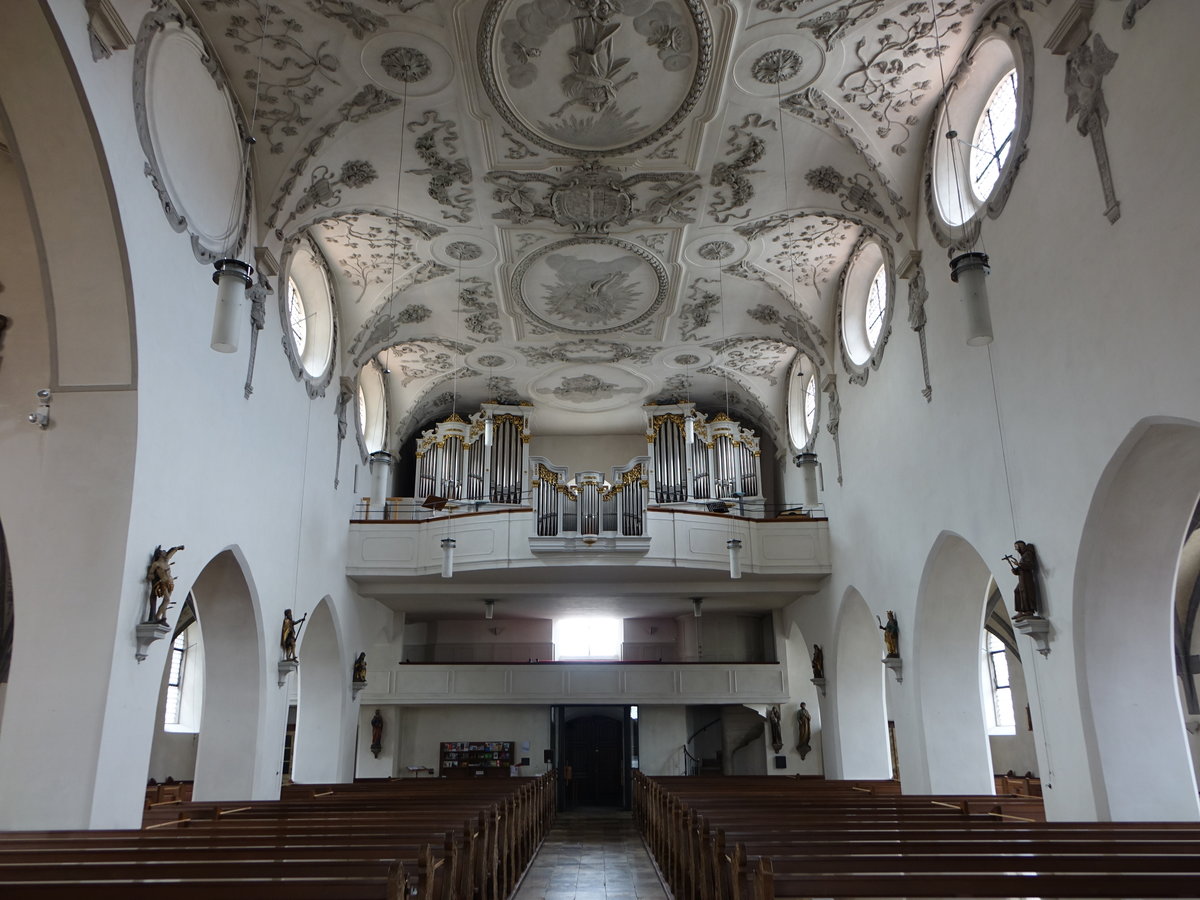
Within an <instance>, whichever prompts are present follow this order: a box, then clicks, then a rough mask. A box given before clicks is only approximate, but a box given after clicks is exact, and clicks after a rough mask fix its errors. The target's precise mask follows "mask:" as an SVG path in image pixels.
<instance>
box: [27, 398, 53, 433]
mask: <svg viewBox="0 0 1200 900" xmlns="http://www.w3.org/2000/svg"><path fill="white" fill-rule="evenodd" d="M37 399H38V408H37V409H36V410H34V411H33V412H31V413H30V414H29V422H30V424H31V425H36V426H37V427H38V428H40V429H42V431H45V430H46V429H47V428H49V427H50V400H51V394H50V389H49V388H42V389H41V390H40V391H38V392H37Z"/></svg>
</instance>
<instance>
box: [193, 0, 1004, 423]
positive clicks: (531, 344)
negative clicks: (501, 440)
mask: <svg viewBox="0 0 1200 900" xmlns="http://www.w3.org/2000/svg"><path fill="white" fill-rule="evenodd" d="M983 11H984V3H983V0H932V3H931V2H930V0H920V2H911V0H894V2H893V0H832V2H831V0H357V2H351V0H304V2H301V0H289V2H287V3H271V2H269V0H199V2H193V12H194V14H195V15H196V17H197V18H198V20H199V21H200V23H201V25H202V27H203V28H204V30H205V32H206V33H207V35H208V37H209V39H210V41H211V43H212V45H213V46H214V47H215V49H216V52H217V55H218V57H219V59H220V61H221V64H222V66H223V68H224V70H225V72H226V73H227V75H228V77H229V81H230V83H231V85H232V87H233V89H234V91H235V93H236V94H237V96H238V99H239V102H240V104H241V106H242V108H243V110H245V111H247V117H249V115H251V113H250V111H251V110H253V111H254V112H253V113H252V115H253V117H254V122H253V130H254V132H255V135H256V137H257V138H258V145H257V147H256V148H255V151H254V166H255V175H256V178H255V190H256V192H257V196H256V202H257V206H258V211H259V216H260V219H261V224H262V225H263V226H264V227H265V228H266V229H267V230H268V231H273V232H275V234H276V236H277V237H278V238H281V239H283V240H285V241H289V242H291V241H298V240H301V239H305V238H304V236H305V235H307V236H308V237H310V238H311V240H312V246H315V247H316V248H317V249H318V250H319V252H320V254H321V255H322V256H323V257H324V260H325V261H326V263H327V265H328V267H329V270H330V272H331V276H332V281H333V284H334V288H335V292H336V296H337V303H338V315H339V320H340V330H341V335H342V338H341V342H340V346H339V348H338V352H339V353H341V354H343V355H344V360H343V361H344V362H351V361H352V363H353V364H354V365H363V364H366V363H367V362H368V361H369V360H371V359H372V358H376V359H378V360H379V361H380V362H381V363H382V364H383V365H384V366H385V367H386V368H387V369H388V370H389V372H390V374H389V375H388V379H389V383H388V388H389V404H390V421H391V426H392V430H393V431H394V436H393V440H395V441H397V442H399V441H402V440H403V439H404V438H406V437H407V436H408V435H410V434H411V433H412V431H413V429H415V428H417V427H419V426H421V425H424V424H425V423H426V422H428V421H429V420H430V418H431V417H434V416H437V415H442V414H445V413H448V412H449V411H450V409H451V408H452V406H453V405H454V401H453V395H454V392H455V391H457V393H458V397H459V399H458V403H457V407H458V409H459V411H460V412H471V411H473V410H474V409H476V408H477V407H478V404H479V403H480V402H484V401H501V402H506V401H507V402H516V401H528V402H531V403H532V404H534V406H535V407H536V413H535V418H534V425H535V428H536V430H537V431H538V432H539V433H599V432H606V431H607V432H624V433H632V432H636V431H638V430H640V428H641V422H642V419H641V414H640V406H641V404H642V403H644V402H647V401H650V400H653V399H658V400H659V401H661V402H666V401H670V400H672V399H675V398H678V399H684V398H687V397H690V398H691V399H692V400H694V401H697V402H699V403H700V404H701V405H702V407H707V408H709V409H725V408H726V405H727V404H728V407H729V408H730V410H731V411H732V412H733V413H734V414H735V416H741V417H743V418H745V419H747V420H749V421H752V422H754V423H757V424H758V425H759V426H760V427H763V428H766V429H769V430H771V431H772V432H774V437H775V441H776V444H777V446H780V447H786V446H787V441H786V436H785V435H786V432H785V428H786V423H785V422H784V413H783V411H784V408H785V394H786V389H787V383H786V382H787V372H788V366H789V364H790V363H791V361H792V359H793V358H794V356H795V354H796V353H797V351H798V350H799V351H803V352H805V353H807V354H809V355H810V356H811V357H812V358H813V359H814V360H815V361H816V363H817V364H818V366H819V367H820V369H821V370H822V372H827V371H830V369H831V368H839V367H840V362H836V360H837V349H836V341H835V338H834V330H835V321H836V310H835V307H836V296H837V292H838V283H839V279H840V277H841V275H842V272H843V270H844V268H845V265H846V262H847V260H848V258H849V257H850V255H851V253H852V251H853V249H854V247H855V245H856V243H857V242H858V241H859V240H860V239H861V238H862V237H863V235H864V234H869V235H873V236H875V237H877V238H879V239H881V240H883V241H886V242H887V243H888V244H889V245H890V246H891V248H892V250H893V252H894V253H895V254H896V255H897V257H899V256H900V255H902V254H903V253H904V252H905V251H906V250H907V249H909V248H910V247H911V245H912V239H911V235H912V233H913V229H914V227H915V219H914V215H915V210H916V209H917V207H918V192H919V185H920V168H921V161H922V156H923V154H924V152H925V146H926V140H927V135H928V131H929V127H930V119H931V116H932V111H933V108H934V106H935V104H936V101H937V98H938V91H939V88H940V84H941V81H940V75H939V64H941V65H944V66H945V68H946V72H947V74H949V70H950V69H951V68H952V66H953V62H954V61H955V60H956V59H957V58H958V56H959V54H960V53H961V51H962V48H963V45H964V44H965V42H966V40H967V38H968V36H969V35H970V34H971V31H972V29H973V28H974V26H975V24H976V23H977V21H978V20H979V18H980V17H981V15H982V13H983ZM935 14H936V25H935ZM260 55H261V64H260V62H259V58H260ZM260 79H261V81H260ZM256 84H259V87H258V91H257V98H256V97H255V85H256ZM727 394H728V400H727Z"/></svg>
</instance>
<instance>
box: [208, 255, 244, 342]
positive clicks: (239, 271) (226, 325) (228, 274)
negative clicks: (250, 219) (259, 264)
mask: <svg viewBox="0 0 1200 900" xmlns="http://www.w3.org/2000/svg"><path fill="white" fill-rule="evenodd" d="M213 268H214V269H216V271H215V272H213V277H212V279H213V283H214V284H215V285H216V286H217V310H216V313H215V314H214V316H213V330H212V348H213V349H214V350H216V351H217V352H218V353H237V348H238V328H239V326H240V325H241V312H242V303H244V302H245V300H246V288H248V287H250V285H251V284H252V283H253V282H252V279H251V278H250V276H251V275H253V274H254V268H253V267H252V266H251V265H250V263H245V262H242V261H241V260H240V259H231V258H227V259H218V260H217V261H216V262H215V263H213Z"/></svg>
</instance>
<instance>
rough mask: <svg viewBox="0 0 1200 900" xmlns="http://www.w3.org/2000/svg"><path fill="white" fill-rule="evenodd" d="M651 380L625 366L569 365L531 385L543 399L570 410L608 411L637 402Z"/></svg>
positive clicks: (534, 392)
mask: <svg viewBox="0 0 1200 900" xmlns="http://www.w3.org/2000/svg"><path fill="white" fill-rule="evenodd" d="M649 388H650V383H649V382H648V381H647V380H646V379H645V378H643V377H641V376H639V375H637V374H635V373H633V372H631V371H629V370H628V369H626V368H624V367H622V366H613V365H603V364H601V365H595V364H593V365H587V366H566V367H560V368H558V369H555V370H554V371H552V372H549V373H547V374H546V375H543V376H542V377H540V378H538V379H537V380H535V381H534V382H533V383H532V385H530V393H532V394H533V395H534V396H535V397H537V398H538V399H539V400H540V401H541V402H543V403H546V404H547V405H549V406H555V407H558V408H559V409H565V410H570V411H571V412H605V411H607V410H610V409H618V408H622V407H628V406H630V405H634V406H636V404H637V400H638V398H639V397H641V396H643V395H645V393H646V392H647V391H648V390H649Z"/></svg>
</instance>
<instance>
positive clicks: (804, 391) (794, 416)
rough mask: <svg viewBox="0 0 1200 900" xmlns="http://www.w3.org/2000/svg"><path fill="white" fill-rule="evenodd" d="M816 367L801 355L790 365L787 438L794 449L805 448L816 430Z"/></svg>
mask: <svg viewBox="0 0 1200 900" xmlns="http://www.w3.org/2000/svg"><path fill="white" fill-rule="evenodd" d="M817 377H818V376H817V367H816V365H815V364H814V363H813V361H812V360H811V359H810V358H809V357H807V356H805V355H804V354H803V353H802V354H800V355H799V356H797V357H796V361H795V362H794V363H792V372H791V377H790V378H789V381H788V399H787V403H788V436H789V437H790V438H791V440H792V444H793V446H795V447H801V448H803V447H807V446H809V445H810V444H811V443H812V440H813V437H815V436H816V429H817Z"/></svg>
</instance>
